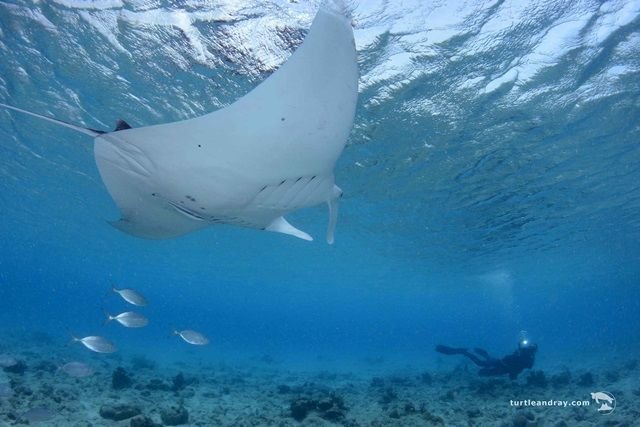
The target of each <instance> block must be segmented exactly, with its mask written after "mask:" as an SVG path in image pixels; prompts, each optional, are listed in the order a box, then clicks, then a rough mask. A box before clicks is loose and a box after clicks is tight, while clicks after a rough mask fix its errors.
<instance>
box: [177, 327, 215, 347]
mask: <svg viewBox="0 0 640 427" xmlns="http://www.w3.org/2000/svg"><path fill="white" fill-rule="evenodd" d="M173 335H179V336H180V338H182V339H183V340H185V341H186V342H188V343H189V344H193V345H207V344H209V338H207V337H205V336H204V335H202V334H201V333H200V332H196V331H192V330H190V329H185V330H184V331H178V330H175V329H174V330H173Z"/></svg>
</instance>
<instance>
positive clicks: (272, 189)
mask: <svg viewBox="0 0 640 427" xmlns="http://www.w3.org/2000/svg"><path fill="white" fill-rule="evenodd" d="M336 3H338V2H332V1H327V2H324V3H323V5H322V6H321V7H320V9H319V11H318V13H317V14H316V17H315V18H314V20H313V24H312V25H311V28H310V30H309V32H308V34H307V36H306V38H305V40H304V42H303V43H302V44H301V45H300V46H299V47H298V48H297V49H296V51H295V52H294V53H293V54H292V55H291V57H290V58H289V59H288V60H287V61H286V62H285V63H284V64H283V65H282V66H281V67H280V68H279V69H278V70H277V71H276V72H274V73H273V74H272V75H271V76H269V77H268V78H267V79H266V80H264V81H263V82H262V83H261V84H259V85H258V86H257V87H256V88H255V89H253V90H252V91H251V92H249V93H247V94H246V95H245V96H243V97H242V98H240V99H238V100H237V101H236V102H234V103H233V104H231V105H229V106H228V107H226V108H223V109H220V110H217V111H214V112H212V113H209V114H206V115H204V116H200V117H196V118H193V119H188V120H183V121H178V122H173V123H166V124H161V125H154V126H146V127H140V128H131V127H130V126H128V125H127V124H126V123H124V122H120V123H119V124H118V126H117V128H116V130H115V131H113V132H102V131H96V130H93V129H88V128H84V127H81V126H77V125H72V124H69V123H66V122H62V121H60V120H56V119H52V118H49V117H44V116H41V115H38V114H35V113H31V112H28V111H25V110H22V109H19V108H16V107H12V106H8V105H6V104H0V106H3V107H6V108H9V109H12V110H14V111H19V112H23V113H27V114H30V115H32V116H36V117H39V118H42V119H45V120H49V121H52V122H55V123H57V124H60V125H63V126H66V127H70V128H72V129H74V130H76V131H80V132H83V133H85V134H88V135H91V136H93V137H94V138H95V145H94V154H95V160H96V164H97V166H98V170H99V172H100V175H101V177H102V180H103V182H104V184H105V186H106V187H107V190H108V191H109V193H110V195H111V197H112V198H113V200H114V201H115V203H116V205H117V206H118V208H119V209H120V211H121V213H122V217H121V219H120V220H118V221H115V222H113V223H112V224H113V225H114V226H115V227H117V228H118V229H120V230H122V231H124V232H126V233H129V234H132V235H134V236H138V237H143V238H150V239H163V238H171V237H176V236H179V235H183V234H186V233H189V232H191V231H195V230H198V229H201V228H204V227H207V226H209V225H212V224H232V225H237V226H242V227H250V228H257V229H262V230H268V231H276V232H280V233H285V234H290V235H293V236H296V237H299V238H302V239H305V240H312V238H311V236H309V235H308V234H307V233H305V232H303V231H301V230H298V229H296V228H295V227H293V226H292V225H291V224H289V223H288V222H287V221H286V220H285V218H284V215H285V214H287V213H289V212H292V211H295V210H298V209H301V208H305V207H309V206H314V205H317V204H320V203H325V202H326V203H327V204H328V206H329V226H328V229H327V241H328V242H329V243H333V240H334V231H335V226H336V221H337V214H338V198H339V197H340V196H341V195H342V191H341V190H340V188H339V187H338V186H336V185H335V182H334V174H333V169H334V166H335V163H336V160H337V159H338V157H339V156H340V154H341V153H342V150H343V149H344V146H345V144H346V141H347V138H348V136H349V133H350V132H351V128H352V126H353V120H354V116H355V109H356V102H357V96H358V66H357V62H356V51H355V43H354V38H353V30H352V27H351V19H350V18H349V14H348V13H347V12H346V8H345V7H344V6H343V5H336Z"/></svg>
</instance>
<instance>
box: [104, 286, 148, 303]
mask: <svg viewBox="0 0 640 427" xmlns="http://www.w3.org/2000/svg"><path fill="white" fill-rule="evenodd" d="M111 290H112V291H113V292H115V293H117V294H118V295H120V296H121V297H122V299H123V300H125V301H126V302H128V303H129V304H133V305H137V306H140V307H143V306H145V305H147V304H148V303H147V299H146V298H145V297H144V296H142V294H141V293H140V292H138V291H134V290H133V289H117V288H116V287H115V286H112V287H111Z"/></svg>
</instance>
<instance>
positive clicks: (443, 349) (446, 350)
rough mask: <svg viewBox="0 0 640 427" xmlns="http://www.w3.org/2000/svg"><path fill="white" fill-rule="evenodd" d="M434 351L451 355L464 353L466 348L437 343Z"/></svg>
mask: <svg viewBox="0 0 640 427" xmlns="http://www.w3.org/2000/svg"><path fill="white" fill-rule="evenodd" d="M436 351H437V352H438V353H442V354H447V355H451V354H465V353H466V352H467V349H466V348H454V347H447V346H446V345H437V346H436Z"/></svg>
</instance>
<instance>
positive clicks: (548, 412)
mask: <svg viewBox="0 0 640 427" xmlns="http://www.w3.org/2000/svg"><path fill="white" fill-rule="evenodd" d="M58 341H59V340H58V339H57V337H56V339H55V340H54V339H53V338H52V337H49V336H47V335H46V334H42V333H37V334H33V336H31V337H25V334H24V333H22V334H18V333H15V334H12V335H10V336H6V335H5V336H3V338H2V340H1V341H0V354H3V355H5V356H7V355H9V356H12V357H13V358H15V359H16V360H17V361H19V363H18V365H14V366H13V367H11V368H6V369H4V371H5V372H2V371H0V383H5V384H8V387H6V386H5V387H4V388H2V387H0V426H10V425H41V426H65V427H80V426H82V427H86V426H160V425H192V426H298V425H303V426H324V425H327V426H330V425H342V426H430V425H435V426H437V425H452V426H482V425H488V426H494V425H495V426H591V425H597V426H634V425H636V426H637V425H640V381H639V380H640V363H639V362H638V361H637V360H635V359H633V358H626V359H621V360H619V361H618V362H616V363H615V364H612V363H611V362H610V361H608V362H607V363H606V364H603V365H601V366H600V365H599V364H598V362H597V360H596V361H594V362H591V363H589V364H585V365H583V366H582V367H580V368H575V369H574V370H569V369H567V368H563V367H558V368H557V369H547V370H543V369H534V371H535V372H534V373H531V372H525V373H524V374H523V375H521V376H520V377H519V378H518V380H517V381H510V380H508V379H506V378H479V377H478V376H477V375H476V372H475V369H474V368H473V367H472V366H470V365H468V364H465V363H455V364H454V365H450V366H448V367H447V368H446V369H439V370H436V369H432V370H429V369H420V368H416V367H415V366H414V367H411V366H404V367H397V366H395V367H391V366H386V365H387V363H386V361H385V360H384V358H381V357H378V358H376V357H372V358H369V359H367V360H362V361H361V362H360V368H358V369H357V370H356V369H354V370H353V372H350V371H348V370H345V369H337V370H334V371H332V370H331V369H326V368H324V369H306V370H305V369H295V370H294V369H290V365H288V364H286V363H284V362H282V361H279V360H277V359H276V358H273V357H271V356H269V355H256V356H255V357H253V358H248V359H245V360H231V359H232V358H229V360H224V361H223V360H218V361H214V362H209V361H205V360H202V359H199V360H198V359H197V358H195V359H190V360H189V361H188V362H185V361H176V362H167V361H166V360H164V361H160V360H154V358H153V357H152V356H149V355H144V356H141V355H131V356H128V355H121V354H119V353H116V354H114V355H96V354H92V353H90V352H88V351H86V350H85V349H84V348H82V347H81V346H80V345H78V344H76V345H75V346H64V345H63V346H60V343H59V342H58ZM180 344H183V343H180ZM185 345H186V344H185ZM196 354H197V353H196ZM74 357H75V359H76V360H82V361H84V362H86V363H88V364H89V365H91V366H92V367H93V368H94V369H95V373H94V374H93V375H91V376H89V377H84V378H74V377H71V376H69V375H67V374H65V373H64V372H63V371H61V370H60V369H59V368H58V367H59V365H60V364H62V363H65V362H68V361H71V360H74ZM194 360H198V361H197V362H194ZM458 362H459V361H458ZM118 368H122V369H118ZM116 370H118V371H119V372H120V373H122V372H123V371H124V373H125V375H124V376H123V375H119V376H118V375H116V377H117V378H119V380H117V381H116V384H115V385H116V386H117V387H119V388H114V372H116ZM123 377H128V378H129V380H130V382H129V383H128V381H127V380H126V379H125V380H124V381H123V380H122V378H123ZM120 387H121V388H120ZM601 390H606V391H608V392H610V393H612V394H613V395H614V396H615V397H616V408H615V410H614V411H613V412H612V413H611V414H608V415H602V414H599V413H598V411H597V407H596V406H595V404H594V403H593V402H591V405H590V406H586V407H573V408H569V407H567V408H558V407H528V408H527V407H524V408H516V407H512V406H510V404H509V400H510V399H532V400H538V399H539V400H543V399H545V400H546V399H557V400H589V397H590V393H591V392H595V391H601ZM33 409H35V411H34V412H32V413H31V415H29V410H33ZM135 414H137V415H135ZM134 415H135V416H134ZM120 417H124V418H123V419H121V420H113V419H110V418H120ZM29 419H31V421H29ZM185 419H186V420H187V421H186V423H183V424H174V423H180V422H184V421H185Z"/></svg>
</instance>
